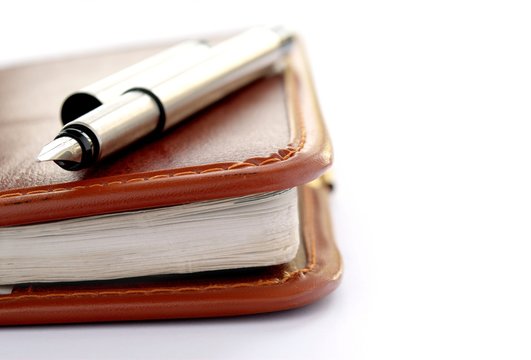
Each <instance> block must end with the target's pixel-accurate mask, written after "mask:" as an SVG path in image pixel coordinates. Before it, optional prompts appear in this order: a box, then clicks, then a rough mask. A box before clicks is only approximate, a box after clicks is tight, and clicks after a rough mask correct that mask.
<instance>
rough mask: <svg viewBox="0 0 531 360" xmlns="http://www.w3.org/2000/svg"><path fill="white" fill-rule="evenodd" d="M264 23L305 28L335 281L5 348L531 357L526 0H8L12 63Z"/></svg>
mask: <svg viewBox="0 0 531 360" xmlns="http://www.w3.org/2000/svg"><path fill="white" fill-rule="evenodd" d="M260 23H264V24H275V23H282V24H286V25H290V26H292V27H293V28H295V29H296V30H298V31H299V32H300V33H301V34H302V35H303V36H304V38H305V40H306V44H307V48H308V52H309V55H310V59H311V63H312V65H313V71H314V76H315V80H316V86H317V90H318V93H319V97H320V100H321V105H322V109H323V113H324V115H325V117H326V119H327V121H328V124H329V128H330V132H331V135H332V138H333V142H334V145H335V154H336V159H335V160H336V162H335V170H336V179H337V191H336V192H335V194H334V195H333V197H332V211H333V216H334V223H335V230H336V236H337V241H338V244H339V246H340V248H341V250H342V252H343V256H344V261H345V275H344V278H343V283H342V284H341V286H340V287H339V288H338V290H337V291H336V292H335V293H333V294H332V295H331V296H329V297H327V298H326V299H324V300H323V301H321V302H319V303H317V304H315V305H312V306H308V307H306V308H304V309H300V310H296V311H290V312H284V313H277V314H272V315H260V316H249V317H241V318H233V319H222V320H199V321H196V320H193V321H169V322H150V323H132V324H114V325H109V324H104V325H74V326H44V327H21V328H8V329H1V330H0V358H2V359H8V358H34V357H36V356H37V355H38V356H40V357H43V358H54V359H55V358H60V357H64V358H70V359H71V358H96V359H99V358H124V359H131V358H150V359H156V358H198V359H203V358H220V359H221V358H245V359H248V358H256V359H262V358H264V359H267V358H286V359H288V358H289V359H346V358H349V359H395V358H399V359H402V358H403V359H448V358H451V359H455V358H458V359H471V358H474V359H490V358H492V359H496V358H497V359H529V358H530V357H531V262H530V257H531V225H530V219H531V218H530V216H531V190H530V187H531V171H530V157H531V156H530V155H531V142H530V136H531V131H530V130H531V126H530V123H531V101H530V100H531V9H530V8H529V6H528V2H525V1H522V2H514V1H477V2H474V1H463V0H461V1H449V0H446V1H440V2H432V1H431V2H430V1H401V2H399V1H367V2H355V1H353V2H347V1H345V2H334V1H326V2H321V3H320V5H313V4H310V2H302V1H301V2H300V3H295V2H289V1H267V2H258V1H241V2H237V1H226V0H225V1H186V2H185V1H183V2H178V1H173V2H168V3H164V2H162V1H153V0H150V1H144V2H135V1H127V2H125V1H124V2H111V1H100V2H98V1H91V2H84V3H74V2H70V1H64V2H58V1H49V0H48V1H34V2H22V1H16V2H15V1H9V2H6V3H4V4H3V5H2V7H1V12H0V39H1V42H0V44H1V46H0V64H2V66H7V65H8V64H13V63H17V62H20V61H28V60H29V59H35V58H43V57H44V58H49V57H59V56H61V55H62V54H65V53H68V54H71V53H83V52H85V51H88V50H94V49H102V48H103V49H105V48H112V47H115V46H117V45H118V46H126V45H130V44H146V43H149V42H152V41H161V40H165V39H172V38H176V37H179V36H183V35H191V34H197V33H209V32H212V31H218V30H230V29H235V28H242V27H245V26H247V25H252V24H260Z"/></svg>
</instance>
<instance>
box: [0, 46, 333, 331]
mask: <svg viewBox="0 0 531 360" xmlns="http://www.w3.org/2000/svg"><path fill="white" fill-rule="evenodd" d="M161 49H162V48H161V47H149V48H143V49H134V50H129V51H120V52H112V53H106V54H97V55H92V56H85V57H82V58H70V59H65V60H60V61H48V62H42V63H38V64H28V65H23V66H18V67H14V68H10V69H4V70H1V71H0V131H1V134H2V141H1V142H0V226H14V225H25V224H33V223H41V222H49V221H57V220H63V219H68V218H76V217H85V216H92V215H98V214H107V213H115V212H124V211H132V210H138V209H147V208H157V207H163V206H170V205H178V204H185V203H190V202H198V201H205V200H211V199H220V198H227V197H239V196H245V195H249V194H256V193H261V192H269V191H278V190H283V189H288V188H294V187H297V188H298V193H299V214H300V215H299V216H300V219H299V223H300V233H301V246H300V248H299V252H298V254H297V256H296V257H295V259H294V260H292V261H291V262H289V263H287V264H283V265H275V266H266V267H260V268H249V269H236V270H223V271H209V272H203V273H194V274H185V275H164V276H150V277H141V278H130V279H120V280H106V281H85V282H75V283H33V284H21V285H16V286H14V288H13V289H12V291H11V293H9V294H3V295H0V324H3V325H15V324H45V323H72V322H102V321H126V320H148V319H173V318H198V317H215V316H233V315H244V314H254V313H263V312H271V311H278V310H286V309H291V308H296V307H300V306H303V305H306V304H309V303H311V302H313V301H316V300H318V299H319V298H321V297H322V296H324V295H326V294H328V293H329V292H331V291H332V290H333V289H335V288H336V287H337V285H338V283H339V279H340V277H341V272H342V264H341V258H340V255H339V252H338V249H337V247H336V245H335V242H334V239H333V234H332V230H331V222H330V217H329V210H328V192H329V191H330V189H331V186H330V185H331V184H330V182H329V181H327V179H326V177H325V176H323V175H324V174H325V172H326V171H327V169H328V168H329V167H330V165H331V161H332V152H331V145H330V141H329V138H328V135H327V132H326V129H325V125H324V123H323V119H322V117H321V114H320V111H319V108H318V104H317V101H316V97H315V93H314V90H313V85H312V81H311V76H310V73H309V69H308V64H307V61H306V59H305V56H304V52H303V49H302V45H301V44H300V43H299V42H297V43H296V44H295V46H294V48H293V50H292V51H291V53H290V55H289V57H288V65H287V67H286V69H285V70H284V71H283V72H282V73H281V74H278V75H274V76H271V77H267V78H263V79H261V80H258V81H256V82H254V83H252V84H250V85H248V86H246V87H245V88H243V89H241V90H239V91H237V92H236V93H233V94H231V95H230V96H228V97H226V98H224V99H223V100H221V101H218V102H217V103H215V104H214V105H212V106H210V107H208V108H206V109H204V110H202V111H201V112H199V113H198V114H196V115H194V116H192V117H191V118H190V119H188V120H187V121H185V122H184V123H182V124H180V125H179V126H178V127H176V128H174V129H173V130H171V131H168V132H166V133H165V134H164V136H162V137H159V138H156V139H151V140H149V141H145V142H144V143H142V144H140V145H137V146H135V147H133V148H130V149H128V150H127V151H125V152H122V153H120V154H118V155H117V156H114V157H112V158H110V159H107V160H106V161H104V162H102V163H101V164H100V165H98V167H96V168H92V169H87V170H82V171H78V172H67V171H64V170H62V169H60V168H59V167H57V166H52V165H51V164H46V163H37V162H36V161H35V157H36V154H38V153H39V150H40V148H41V147H42V146H43V145H44V144H45V143H46V142H47V141H48V140H49V139H52V138H53V137H54V136H55V134H56V133H57V131H58V130H59V129H60V127H61V123H60V120H59V109H60V108H61V103H62V101H63V100H64V98H65V96H66V95H67V94H69V93H71V92H73V91H75V90H76V89H78V88H80V87H82V86H84V85H87V84H89V83H91V82H93V81H95V80H98V79H99V78H102V77H104V76H106V75H108V74H110V73H113V72H115V71H117V70H119V69H121V68H123V67H125V66H128V65H130V64H133V63H135V62H137V61H139V60H141V59H143V58H145V57H147V56H149V55H151V54H153V53H156V52H157V51H160V50H161ZM0 241H1V238H0ZM1 246H2V245H1V242H0V249H1Z"/></svg>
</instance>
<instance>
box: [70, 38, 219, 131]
mask: <svg viewBox="0 0 531 360" xmlns="http://www.w3.org/2000/svg"><path fill="white" fill-rule="evenodd" d="M209 49H210V46H209V44H207V43H206V42H204V41H196V40H188V41H184V42H181V43H179V44H177V45H175V46H173V47H171V48H169V49H167V50H164V51H162V52H160V53H157V54H156V55H154V56H151V57H149V58H147V59H145V60H142V61H141V62H139V63H136V64H134V65H132V66H129V67H127V68H125V69H123V70H120V71H118V72H116V73H114V74H112V75H110V76H107V77H106V78H103V79H101V80H99V81H97V82H95V83H93V84H91V85H89V86H86V87H84V88H82V89H80V90H79V91H77V92H75V93H73V94H72V95H70V96H69V97H67V98H66V99H65V101H64V102H63V105H62V108H61V120H62V122H63V124H67V123H69V122H70V121H72V120H75V119H77V118H78V117H80V116H82V115H84V114H86V113H88V112H90V111H92V110H94V109H95V108H97V107H98V106H100V105H102V104H104V103H106V102H108V101H110V100H111V99H113V98H115V97H117V96H120V95H122V94H123V93H124V92H126V91H127V90H129V89H131V88H136V87H145V88H151V87H153V86H155V85H157V84H159V83H161V82H164V81H165V80H167V79H169V78H171V77H173V76H175V75H177V74H179V73H181V72H182V71H184V70H185V69H186V68H188V67H189V66H191V65H193V64H195V63H197V62H198V61H201V60H202V59H203V58H205V57H206V56H207V54H208V52H209Z"/></svg>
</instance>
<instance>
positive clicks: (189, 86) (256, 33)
mask: <svg viewBox="0 0 531 360" xmlns="http://www.w3.org/2000/svg"><path fill="white" fill-rule="evenodd" d="M291 41H292V35H291V33H289V32H287V31H286V30H284V29H283V28H270V27H256V28H252V29H249V30H247V31H245V32H243V33H241V34H239V35H237V36H235V37H232V38H230V39H228V40H226V41H224V42H221V43H219V44H218V45H216V46H213V47H212V48H211V50H210V55H209V57H208V58H207V59H205V60H203V61H201V62H199V63H198V64H196V65H194V66H191V67H189V68H188V69H187V70H186V71H184V72H182V73H180V74H179V75H177V76H175V77H173V78H171V79H169V80H167V81H165V82H163V83H161V84H159V85H157V86H154V87H153V88H152V89H151V92H152V93H153V94H154V95H155V96H156V97H157V98H158V99H159V100H160V102H161V103H162V105H163V106H164V110H165V118H166V122H165V125H164V129H167V128H169V127H171V126H174V125H175V124H177V123H178V122H180V121H181V120H183V119H185V118H186V117H188V116H189V115H191V114H193V113H195V112H196V111H198V110H200V109H202V108H204V107H205V106H208V105H210V104H211V103H213V102H215V101H216V100H219V99H221V98H222V97H224V96H226V95H227V94H229V93H231V92H233V91H234V90H236V89H238V88H240V87H242V86H244V85H246V84H248V83H250V82H252V81H253V80H256V79H258V78H260V77H262V76H264V75H267V74H268V73H271V72H272V70H273V69H275V67H276V66H277V65H278V64H279V62H280V61H281V59H282V58H283V56H282V55H283V53H284V52H285V51H286V49H287V48H288V47H289V45H290V44H291Z"/></svg>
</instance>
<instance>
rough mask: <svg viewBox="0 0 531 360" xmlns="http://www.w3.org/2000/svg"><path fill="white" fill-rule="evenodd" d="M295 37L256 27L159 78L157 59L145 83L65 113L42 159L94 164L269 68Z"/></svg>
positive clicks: (74, 166) (66, 165)
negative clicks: (70, 116) (95, 104)
mask: <svg viewBox="0 0 531 360" xmlns="http://www.w3.org/2000/svg"><path fill="white" fill-rule="evenodd" d="M292 42H293V34H292V33H291V32H289V31H287V30H286V29H284V28H282V27H254V28H251V29H249V30H247V31H244V32H243V33H241V34H239V35H236V36H234V37H232V38H229V39H228V40H225V41H223V42H220V43H219V44H217V45H215V46H212V47H209V48H208V51H203V50H200V51H197V53H198V55H197V56H195V58H194V59H193V60H194V62H193V65H190V66H188V67H186V68H185V69H184V70H183V69H181V70H180V71H179V72H178V73H177V74H174V75H171V76H169V78H166V79H161V78H160V77H161V76H160V73H161V72H157V71H156V70H157V66H158V65H156V64H155V65H153V66H151V65H150V66H149V67H150V70H149V71H147V73H148V74H149V73H150V72H152V71H153V70H155V73H158V74H159V75H157V76H158V78H157V76H153V77H152V78H151V80H150V79H146V76H145V75H143V76H144V80H143V81H142V82H143V83H144V84H147V86H146V85H144V84H141V85H140V86H135V85H132V86H133V87H131V88H128V86H126V87H125V88H126V89H125V92H124V93H123V94H122V95H115V96H114V95H113V96H109V97H108V98H106V99H105V102H103V105H101V106H98V107H96V108H94V109H93V110H92V109H90V108H87V109H86V111H88V112H87V113H85V114H84V115H81V116H80V117H79V118H77V119H75V120H73V121H70V122H67V121H69V120H70V119H68V116H67V118H66V119H65V116H64V114H63V121H64V122H67V123H66V125H65V126H64V127H63V128H62V129H61V131H60V132H59V134H58V135H57V136H56V138H55V139H54V140H53V141H52V142H50V143H49V144H48V145H46V146H44V148H43V149H42V151H41V152H40V154H39V155H38V160H39V161H50V160H53V161H54V162H55V163H56V164H58V165H59V166H61V167H62V168H63V169H66V170H80V169H83V168H87V167H90V166H92V165H94V164H95V163H96V162H97V161H99V160H100V159H103V158H104V157H106V156H108V155H110V154H113V153H115V152H116V151H119V150H121V149H123V148H125V147H126V146H128V145H130V144H132V143H134V142H136V141H138V140H140V139H141V138H144V137H146V136H148V135H151V134H154V133H155V134H156V133H159V132H162V131H165V130H166V129H168V128H170V127H172V126H174V125H175V124H177V123H179V122H180V121H181V120H183V119H185V118H186V117H188V116H189V115H191V114H193V113H195V112H197V111H198V110H200V109H202V108H204V107H205V106H207V105H210V104H212V103H213V102H215V101H217V100H219V99H220V98H222V97H224V96H226V95H228V94H229V93H231V92H233V91H235V90H237V89H239V88H241V87H242V86H244V85H246V84H248V83H250V82H252V81H254V80H256V79H258V78H260V77H262V76H265V75H267V74H269V73H271V72H272V71H273V70H274V69H276V68H277V66H278V65H279V64H281V62H282V59H283V58H284V55H285V53H286V51H287V50H288V49H289V47H290V45H291V43H292ZM164 71H165V70H164ZM164 71H162V73H164ZM172 71H176V70H172ZM125 78H129V77H127V76H126V77H125ZM159 81H160V82H159ZM120 86H122V85H120ZM103 88H105V87H103ZM121 90H123V88H122V89H121ZM95 97H97V96H95ZM65 103H66V102H65ZM74 108H75V107H74ZM90 110H91V111H90ZM83 111H85V110H82V111H81V113H83ZM63 112H64V111H63ZM74 113H75V111H74Z"/></svg>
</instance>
